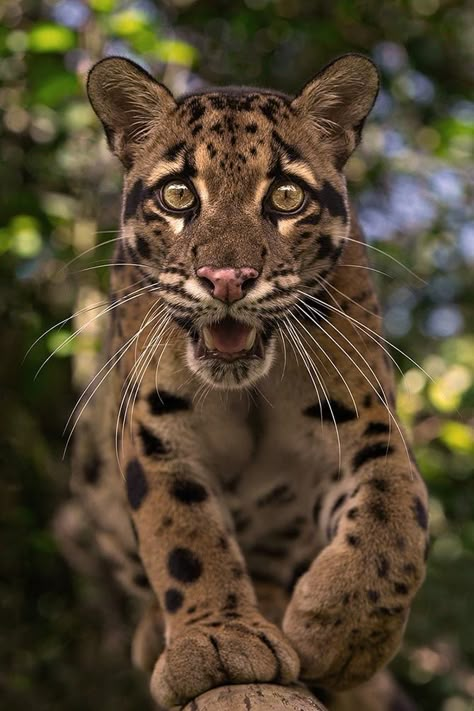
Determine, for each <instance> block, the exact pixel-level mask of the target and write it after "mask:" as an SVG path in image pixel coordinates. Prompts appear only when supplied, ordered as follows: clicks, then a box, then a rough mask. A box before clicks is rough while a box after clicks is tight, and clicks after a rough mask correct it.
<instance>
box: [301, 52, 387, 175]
mask: <svg viewBox="0 0 474 711" xmlns="http://www.w3.org/2000/svg"><path fill="white" fill-rule="evenodd" d="M378 90H379V75H378V72H377V69H376V67H375V64H374V63H373V62H372V61H371V60H370V59H368V58H367V57H364V56H363V55H361V54H346V55H344V56H343V57H340V58H339V59H336V60H334V61H333V62H331V64H328V65H327V66H326V67H324V69H322V70H321V71H320V73H319V74H317V76H316V77H315V78H314V79H313V80H312V81H310V82H309V83H308V84H307V85H306V86H305V87H304V89H303V91H302V92H301V93H300V94H299V95H298V96H297V97H296V98H295V99H294V100H293V107H294V108H295V109H296V111H297V113H298V114H299V115H300V116H301V117H302V118H303V120H305V121H307V122H308V123H309V124H311V126H312V129H313V131H314V130H316V131H317V132H319V133H320V134H321V138H322V139H326V140H327V141H330V143H331V144H332V148H333V150H334V152H335V158H336V165H337V167H338V168H342V167H343V165H344V163H345V162H346V161H347V159H348V158H349V156H350V154H351V153H352V151H353V150H354V148H355V147H356V146H357V144H358V143H359V141H360V136H361V132H362V127H363V125H364V121H365V119H366V117H367V114H368V113H369V111H370V110H371V108H372V106H373V105H374V102H375V99H376V97H377V93H378Z"/></svg>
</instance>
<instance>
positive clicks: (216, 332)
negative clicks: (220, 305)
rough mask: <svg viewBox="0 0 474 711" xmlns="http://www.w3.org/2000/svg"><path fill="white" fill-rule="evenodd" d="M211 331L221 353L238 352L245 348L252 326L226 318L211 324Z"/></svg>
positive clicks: (216, 346)
mask: <svg viewBox="0 0 474 711" xmlns="http://www.w3.org/2000/svg"><path fill="white" fill-rule="evenodd" d="M209 331H210V332H211V335H212V337H213V339H214V347H215V348H216V350H218V351H220V352H221V353H238V352H239V351H243V350H244V348H245V342H246V340H247V336H248V335H249V333H250V326H246V325H245V324H243V323H239V322H238V321H234V319H232V318H225V319H224V320H223V321H220V323H215V324H213V325H212V326H209Z"/></svg>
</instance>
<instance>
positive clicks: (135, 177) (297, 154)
mask: <svg viewBox="0 0 474 711" xmlns="http://www.w3.org/2000/svg"><path fill="white" fill-rule="evenodd" d="M359 59H360V58H359ZM107 61H109V60H104V62H102V65H104V64H106V63H107ZM112 61H115V62H120V63H123V62H125V61H126V60H117V59H115V60H112ZM340 61H342V60H340ZM363 61H364V63H365V64H366V63H368V62H367V60H363ZM127 64H129V63H127ZM97 66H98V67H100V66H101V65H100V64H99V65H97ZM132 66H133V65H132ZM135 70H136V71H137V68H135ZM126 71H128V72H129V71H130V69H129V67H126ZM326 71H328V70H326ZM122 75H123V67H122ZM145 76H146V75H145ZM140 78H141V81H142V82H143V81H144V79H143V76H141V77H140ZM149 81H151V80H149ZM315 81H316V80H315ZM153 84H154V85H155V86H156V87H159V90H160V91H162V92H164V91H165V90H164V88H163V87H161V86H160V85H158V84H156V83H155V82H154V83H153ZM308 86H309V87H310V88H311V85H308ZM148 90H149V91H151V90H152V89H151V87H148ZM304 91H306V93H308V92H309V89H308V88H306V89H305V90H304ZM321 92H322V93H321V94H320V97H321V96H323V94H324V92H323V89H321ZM90 93H92V92H91V91H90ZM142 94H143V91H142ZM91 98H92V97H91ZM161 99H162V101H161V112H160V113H159V114H157V115H156V116H155V120H152V119H150V117H149V118H148V124H147V126H146V128H144V129H143V131H144V134H143V136H142V138H143V140H142V141H141V142H138V144H137V145H136V146H135V151H132V154H133V160H132V159H131V157H130V156H131V153H130V151H129V153H128V155H125V153H126V150H125V149H126V147H127V144H126V142H125V140H124V138H123V136H122V135H119V137H117V133H116V132H115V131H114V129H113V127H111V126H110V122H109V123H107V117H105V118H104V116H103V115H102V116H101V118H102V120H103V122H104V125H105V127H106V131H107V134H108V137H109V142H110V143H111V144H112V146H113V147H114V149H115V151H116V152H117V153H119V155H120V152H122V155H121V157H122V160H123V161H124V162H125V163H126V164H127V167H128V168H129V170H128V173H127V175H126V179H125V188H124V201H123V230H122V243H121V245H122V249H123V256H124V261H127V262H133V263H134V264H137V265H139V267H138V268H139V269H140V271H141V273H142V275H143V277H144V278H145V279H146V280H147V281H149V282H150V283H153V284H155V285H156V286H157V290H158V294H159V296H160V297H161V298H162V299H163V300H164V302H165V304H166V307H167V309H168V312H169V313H170V314H171V315H172V317H173V319H174V320H175V321H176V322H177V323H178V324H179V326H180V327H181V328H183V329H184V331H185V333H186V336H187V342H188V345H187V362H188V365H189V367H190V369H191V370H192V371H193V372H194V373H196V374H198V375H199V376H200V377H201V378H203V379H204V380H205V381H206V382H207V383H209V384H210V385H212V386H215V387H221V388H241V387H246V386H249V385H251V384H253V383H255V382H256V381H257V380H258V379H259V378H261V377H262V376H263V375H265V373H267V372H268V370H269V368H270V366H271V363H272V360H273V358H274V354H275V350H276V348H275V344H276V340H277V338H278V337H279V335H280V333H281V332H280V329H281V324H282V322H283V321H284V320H285V319H287V320H290V322H291V318H292V310H293V309H294V307H295V304H296V303H297V302H298V300H301V299H302V298H304V294H311V293H314V292H317V291H320V290H321V288H322V287H323V286H324V281H325V280H326V279H328V278H329V276H330V274H331V272H332V270H333V269H334V268H335V266H336V264H337V262H338V260H339V257H340V255H341V252H342V249H343V245H344V240H345V238H346V237H347V235H348V232H349V210H348V200H347V192H346V185H345V180H344V177H343V174H342V170H341V169H342V165H343V162H344V160H345V157H347V155H348V153H349V152H350V150H351V149H352V148H353V147H354V145H355V143H356V140H357V137H356V134H355V133H354V132H352V133H350V132H349V131H348V130H344V129H343V127H342V126H340V125H338V131H339V135H335V134H334V126H333V125H332V124H334V123H335V122H334V121H333V120H332V119H329V118H328V117H324V116H320V117H319V121H317V122H316V121H315V120H312V117H311V114H310V112H309V111H308V107H307V104H308V101H309V98H308V97H305V98H304V92H303V94H302V95H300V96H299V97H297V98H296V99H295V100H293V101H292V100H291V99H290V98H289V97H286V96H284V95H281V94H277V93H271V92H266V91H259V90H253V89H228V90H226V89H223V90H213V91H211V92H209V93H202V94H196V95H192V96H188V97H185V98H184V99H182V100H180V101H178V102H175V101H174V100H173V99H172V98H171V97H170V95H169V94H166V96H162V97H161ZM372 100H373V98H372ZM96 103H97V102H96ZM96 103H94V101H93V105H94V107H95V108H96V110H97V111H98V113H99V115H100V111H99V109H98V107H97V105H96ZM130 110H131V109H130ZM313 118H314V117H313ZM359 123H360V121H359ZM359 130H360V127H359ZM135 140H136V141H137V139H135ZM118 146H119V147H118Z"/></svg>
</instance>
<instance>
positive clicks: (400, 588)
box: [393, 582, 410, 595]
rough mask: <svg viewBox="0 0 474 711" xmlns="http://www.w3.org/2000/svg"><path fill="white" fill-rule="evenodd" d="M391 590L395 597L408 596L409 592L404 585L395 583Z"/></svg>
mask: <svg viewBox="0 0 474 711" xmlns="http://www.w3.org/2000/svg"><path fill="white" fill-rule="evenodd" d="M393 590H394V592H395V594H396V595H408V593H409V592H410V589H409V587H408V585H406V583H398V582H397V583H395V584H394V586H393Z"/></svg>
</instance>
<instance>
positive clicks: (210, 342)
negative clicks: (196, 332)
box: [202, 326, 214, 351]
mask: <svg viewBox="0 0 474 711" xmlns="http://www.w3.org/2000/svg"><path fill="white" fill-rule="evenodd" d="M202 335H203V337H204V343H205V344H206V348H207V349H208V350H210V351H212V350H213V349H214V339H213V337H212V334H211V332H210V330H209V329H208V328H207V327H206V326H205V327H204V328H203V329H202Z"/></svg>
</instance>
